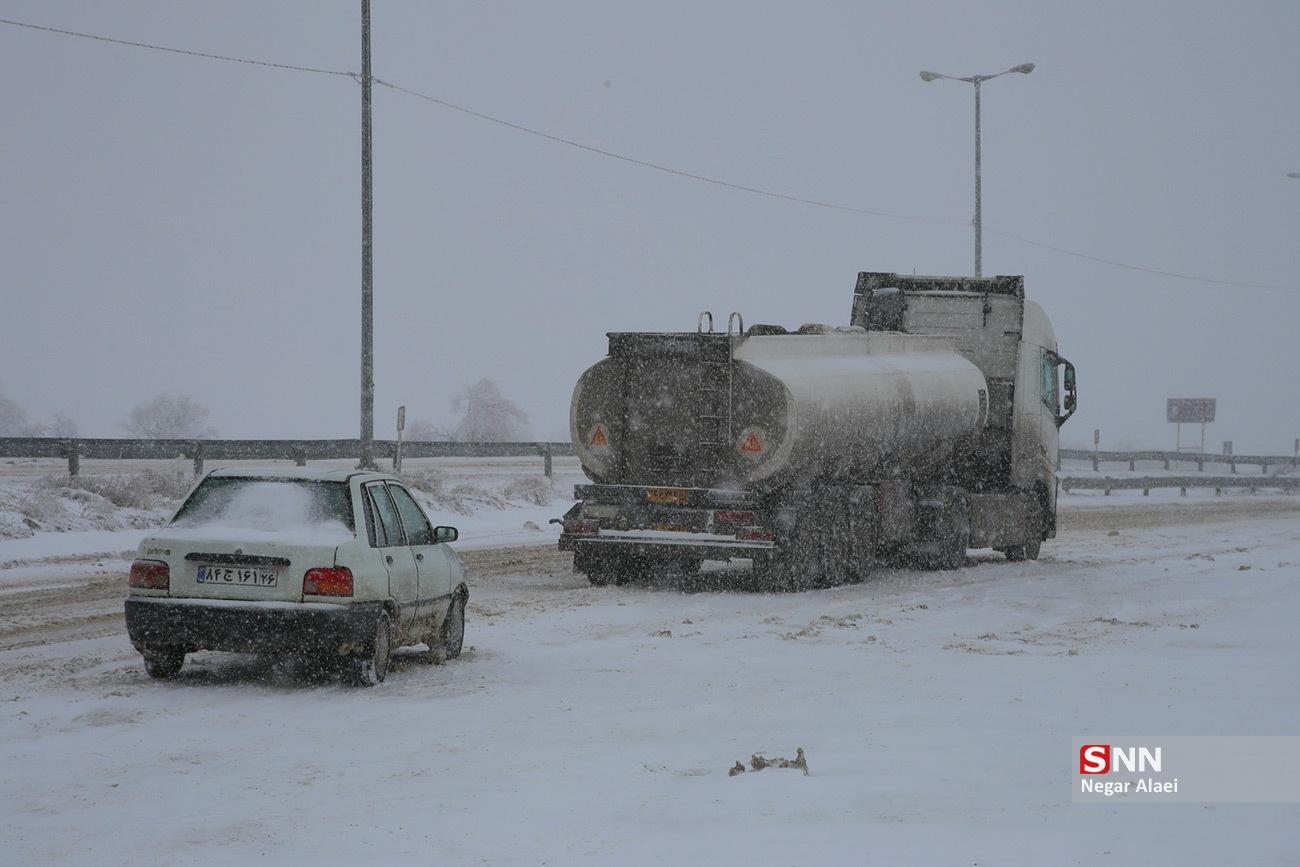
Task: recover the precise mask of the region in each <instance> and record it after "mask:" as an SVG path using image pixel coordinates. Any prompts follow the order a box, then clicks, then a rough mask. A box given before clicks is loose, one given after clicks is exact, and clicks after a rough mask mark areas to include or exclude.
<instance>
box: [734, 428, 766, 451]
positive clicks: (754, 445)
mask: <svg viewBox="0 0 1300 867" xmlns="http://www.w3.org/2000/svg"><path fill="white" fill-rule="evenodd" d="M740 450H741V452H742V453H744V454H747V455H756V454H759V453H760V452H762V451H763V441H762V440H761V439H759V438H758V433H757V432H756V431H750V432H749V435H748V436H746V437H745V441H744V442H742V443H741V444H740Z"/></svg>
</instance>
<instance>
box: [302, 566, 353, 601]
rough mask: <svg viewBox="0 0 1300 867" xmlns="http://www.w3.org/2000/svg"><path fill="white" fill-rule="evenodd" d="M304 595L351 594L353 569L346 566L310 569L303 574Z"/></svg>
mask: <svg viewBox="0 0 1300 867" xmlns="http://www.w3.org/2000/svg"><path fill="white" fill-rule="evenodd" d="M302 595H303V596H351V595H352V570H351V569H348V568H347V567H345V566H328V567H321V568H319V569H308V570H307V574H305V575H303V576H302Z"/></svg>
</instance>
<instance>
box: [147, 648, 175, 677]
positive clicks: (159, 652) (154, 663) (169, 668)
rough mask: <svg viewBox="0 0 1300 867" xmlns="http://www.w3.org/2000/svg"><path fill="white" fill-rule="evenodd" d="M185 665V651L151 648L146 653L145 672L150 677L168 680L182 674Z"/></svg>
mask: <svg viewBox="0 0 1300 867" xmlns="http://www.w3.org/2000/svg"><path fill="white" fill-rule="evenodd" d="M183 665H185V651H183V650H177V649H175V648H172V647H159V648H150V649H149V650H146V651H145V652H144V670H145V672H147V673H148V675H149V676H150V677H155V678H157V679H159V680H166V679H167V678H169V677H175V676H176V675H177V674H179V673H180V670H181V666H183Z"/></svg>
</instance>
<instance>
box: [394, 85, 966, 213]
mask: <svg viewBox="0 0 1300 867" xmlns="http://www.w3.org/2000/svg"><path fill="white" fill-rule="evenodd" d="M375 84H380V85H383V86H384V87H388V88H391V89H393V90H396V91H399V92H400V93H405V94H407V95H408V96H414V97H416V98H418V99H423V100H427V101H428V102H432V103H434V104H436V105H440V106H442V107H443V108H449V109H451V110H452V111H458V112H461V113H462V114H467V115H469V116H470V117H476V118H478V119H480V120H486V121H488V122H490V123H495V124H498V125H500V126H504V127H509V128H510V129H513V130H517V131H519V132H523V133H527V134H528V135H533V136H537V137H538V138H544V139H546V140H548V141H553V142H557V143H559V144H563V145H568V146H569V147H574V148H578V149H579V150H584V151H587V152H588V153H593V154H599V155H600V156H603V157H609V158H610V159H615V160H621V161H622V162H625V163H631V164H632V165H636V166H642V167H644V168H647V169H654V170H655V171H659V172H666V173H668V174H670V175H676V176H677V177H679V178H688V179H690V180H693V181H701V182H702V183H706V184H713V185H715V186H719V187H726V188H727V189H731V190H739V191H741V192H743V193H753V194H754V195H756V196H768V197H769V198H773V199H781V200H783V201H787V202H798V203H799V204H801V205H812V206H813V207H816V208H827V209H829V210H832V211H847V212H849V213H852V214H866V215H868V216H871V217H886V218H888V219H891V220H911V221H913V222H918V223H937V224H940V225H944V226H965V225H966V224H965V223H959V222H956V221H954V220H940V219H936V218H934V217H918V216H915V215H912V214H896V213H892V212H890V211H876V210H872V209H870V208H859V207H855V206H853V205H841V204H837V203H835V202H825V201H821V200H818V199H806V198H803V197H802V196H795V195H791V194H789V193H780V192H776V191H774V190H765V189H762V188H761V187H750V186H746V185H744V184H737V183H733V182H731V181H725V180H722V179H721V178H715V177H710V176H708V175H701V174H696V173H695V172H688V171H685V170H683V169H675V168H673V167H672V166H666V165H663V164H662V163H653V162H650V161H649V160H643V159H638V158H636V157H630V156H628V155H627V154H621V153H618V152H616V151H611V150H605V149H604V148H599V147H596V146H594V145H589V144H583V143H582V142H579V141H574V140H573V139H568V138H564V137H563V136H558V135H553V134H551V133H548V132H543V131H542V130H539V129H534V128H533V127H529V126H524V125H523V124H520V123H515V122H514V121H510V120H505V119H503V118H499V117H493V116H492V115H490V114H484V113H483V112H481V111H475V110H474V109H472V108H466V107H465V106H463V105H457V104H456V103H454V102H448V101H447V100H445V99H441V98H439V97H436V96H430V95H429V94H427V93H421V92H419V91H418V90H412V89H411V88H409V87H402V86H401V85H400V84H393V83H392V82H389V81H384V80H383V79H382V78H376V79H375Z"/></svg>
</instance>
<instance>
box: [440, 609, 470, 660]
mask: <svg viewBox="0 0 1300 867" xmlns="http://www.w3.org/2000/svg"><path fill="white" fill-rule="evenodd" d="M464 646H465V597H464V596H461V595H460V594H459V593H457V594H456V595H455V596H454V597H452V600H451V605H450V606H448V608H447V617H446V618H445V619H444V620H443V621H442V651H443V658H444V659H455V658H456V657H458V656H460V651H461V648H463V647H464Z"/></svg>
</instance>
